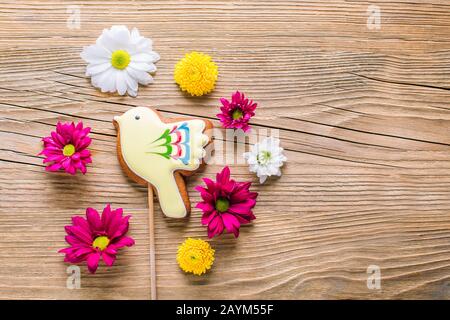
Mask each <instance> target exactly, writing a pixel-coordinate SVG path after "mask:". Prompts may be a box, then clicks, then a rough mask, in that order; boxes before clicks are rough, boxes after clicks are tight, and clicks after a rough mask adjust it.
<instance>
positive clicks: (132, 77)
mask: <svg viewBox="0 0 450 320" xmlns="http://www.w3.org/2000/svg"><path fill="white" fill-rule="evenodd" d="M81 57H82V58H83V59H84V60H85V61H86V62H88V63H89V64H88V66H87V68H86V76H90V77H91V83H92V85H93V86H94V87H96V88H100V89H101V91H102V92H116V91H117V92H118V93H119V94H120V95H124V94H125V93H126V92H128V94H129V95H130V96H133V97H135V96H136V95H137V91H138V83H140V84H149V83H151V82H153V78H152V77H151V76H150V75H149V74H148V72H155V71H156V66H155V65H154V63H155V62H156V61H158V60H159V55H158V54H157V53H156V52H154V51H152V41H151V40H150V39H148V38H144V37H143V36H141V35H140V34H139V31H138V29H136V28H133V30H131V32H130V31H129V30H128V28H127V27H125V26H112V27H111V29H104V30H103V33H102V34H101V36H100V37H98V38H97V41H96V43H95V44H94V45H90V46H88V47H84V49H83V52H82V53H81Z"/></svg>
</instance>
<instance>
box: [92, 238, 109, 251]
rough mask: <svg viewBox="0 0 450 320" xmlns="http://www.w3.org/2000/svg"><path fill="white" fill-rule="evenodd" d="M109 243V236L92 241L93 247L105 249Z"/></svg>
mask: <svg viewBox="0 0 450 320" xmlns="http://www.w3.org/2000/svg"><path fill="white" fill-rule="evenodd" d="M108 244H109V239H108V237H105V236H100V237H97V238H95V240H94V242H93V243H92V247H93V248H98V249H100V250H105V249H106V247H107V246H108Z"/></svg>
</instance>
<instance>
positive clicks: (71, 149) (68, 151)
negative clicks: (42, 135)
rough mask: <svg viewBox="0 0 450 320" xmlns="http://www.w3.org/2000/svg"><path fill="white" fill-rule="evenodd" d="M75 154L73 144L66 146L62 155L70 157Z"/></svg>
mask: <svg viewBox="0 0 450 320" xmlns="http://www.w3.org/2000/svg"><path fill="white" fill-rule="evenodd" d="M74 153H75V146H74V145H73V144H66V145H65V146H64V149H63V155H65V156H66V157H70V156H71V155H73V154H74Z"/></svg>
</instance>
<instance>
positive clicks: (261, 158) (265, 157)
mask: <svg viewBox="0 0 450 320" xmlns="http://www.w3.org/2000/svg"><path fill="white" fill-rule="evenodd" d="M271 157H272V154H271V153H270V152H269V151H266V150H264V151H261V152H260V153H258V155H257V156H256V160H258V163H259V164H266V163H267V162H269V160H270V158H271Z"/></svg>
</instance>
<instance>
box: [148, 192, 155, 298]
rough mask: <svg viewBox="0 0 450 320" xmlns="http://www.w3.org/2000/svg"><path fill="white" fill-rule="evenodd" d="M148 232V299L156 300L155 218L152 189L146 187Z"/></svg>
mask: <svg viewBox="0 0 450 320" xmlns="http://www.w3.org/2000/svg"><path fill="white" fill-rule="evenodd" d="M147 189H148V231H149V237H150V238H149V239H150V281H151V282H150V299H151V300H156V262H155V217H154V210H153V187H152V185H151V184H149V185H148V188H147Z"/></svg>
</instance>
